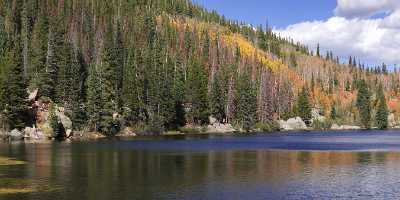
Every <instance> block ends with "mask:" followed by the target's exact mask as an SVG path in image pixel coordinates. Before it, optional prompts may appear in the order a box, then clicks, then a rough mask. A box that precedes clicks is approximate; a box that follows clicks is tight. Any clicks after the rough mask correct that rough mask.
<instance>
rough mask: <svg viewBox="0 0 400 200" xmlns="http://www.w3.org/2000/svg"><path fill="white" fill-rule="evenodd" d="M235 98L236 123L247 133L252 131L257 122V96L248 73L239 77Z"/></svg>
mask: <svg viewBox="0 0 400 200" xmlns="http://www.w3.org/2000/svg"><path fill="white" fill-rule="evenodd" d="M236 85H237V88H236V98H235V106H236V110H235V121H236V123H237V124H238V125H239V126H241V127H242V128H243V129H244V130H245V131H250V130H251V128H253V127H254V125H255V124H256V120H257V94H256V90H255V88H254V86H253V84H252V82H251V80H250V75H249V74H248V73H246V72H244V73H242V74H240V75H239V78H238V80H237V83H236Z"/></svg>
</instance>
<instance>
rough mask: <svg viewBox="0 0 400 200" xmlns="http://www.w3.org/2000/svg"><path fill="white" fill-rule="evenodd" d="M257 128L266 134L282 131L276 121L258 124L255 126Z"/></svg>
mask: <svg viewBox="0 0 400 200" xmlns="http://www.w3.org/2000/svg"><path fill="white" fill-rule="evenodd" d="M255 128H256V129H259V130H261V131H263V132H266V133H270V132H277V131H279V130H280V127H279V124H278V122H276V121H270V122H268V123H257V124H256V125H255Z"/></svg>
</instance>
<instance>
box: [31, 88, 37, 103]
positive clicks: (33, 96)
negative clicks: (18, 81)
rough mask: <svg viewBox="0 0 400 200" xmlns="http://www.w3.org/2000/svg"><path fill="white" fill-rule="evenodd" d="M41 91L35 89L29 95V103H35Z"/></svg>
mask: <svg viewBox="0 0 400 200" xmlns="http://www.w3.org/2000/svg"><path fill="white" fill-rule="evenodd" d="M38 92H39V90H38V89H35V90H33V91H32V92H30V93H29V101H33V100H35V99H36V97H37V95H38Z"/></svg>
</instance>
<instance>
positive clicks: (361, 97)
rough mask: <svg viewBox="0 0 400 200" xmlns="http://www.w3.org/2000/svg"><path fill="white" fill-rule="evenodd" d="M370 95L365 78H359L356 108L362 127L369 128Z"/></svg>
mask: <svg viewBox="0 0 400 200" xmlns="http://www.w3.org/2000/svg"><path fill="white" fill-rule="evenodd" d="M370 99H371V95H370V92H369V89H368V85H367V83H366V82H365V80H361V81H360V83H359V87H358V94H357V108H358V111H359V114H360V121H361V124H362V125H363V126H364V128H367V129H369V128H371V100H370Z"/></svg>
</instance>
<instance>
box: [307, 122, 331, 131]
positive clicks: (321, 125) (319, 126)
mask: <svg viewBox="0 0 400 200" xmlns="http://www.w3.org/2000/svg"><path fill="white" fill-rule="evenodd" d="M332 124H333V123H332V121H331V120H325V121H320V120H313V122H312V127H313V128H314V129H315V130H329V129H330V128H331V127H332Z"/></svg>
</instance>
